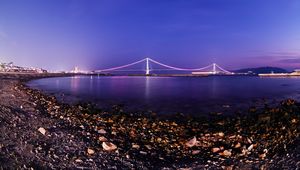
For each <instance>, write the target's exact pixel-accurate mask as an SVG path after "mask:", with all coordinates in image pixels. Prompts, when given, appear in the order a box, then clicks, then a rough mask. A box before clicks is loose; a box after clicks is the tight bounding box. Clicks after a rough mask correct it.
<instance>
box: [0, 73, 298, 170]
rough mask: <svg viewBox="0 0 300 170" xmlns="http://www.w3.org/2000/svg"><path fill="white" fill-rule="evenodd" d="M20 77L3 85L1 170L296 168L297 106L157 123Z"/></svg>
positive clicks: (293, 103)
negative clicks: (64, 97)
mask: <svg viewBox="0 0 300 170" xmlns="http://www.w3.org/2000/svg"><path fill="white" fill-rule="evenodd" d="M29 77H30V76H29ZM19 79H20V77H18V78H16V77H13V76H12V77H9V78H7V77H6V79H0V82H1V83H0V90H1V94H0V122H1V126H0V130H1V133H0V167H1V168H3V169H15V168H21V169H30V168H34V169H40V168H43V169H61V168H68V169H179V168H191V169H296V168H300V146H299V144H300V141H299V134H300V129H299V127H300V126H299V125H300V122H299V121H300V104H299V103H297V102H296V101H294V100H286V101H283V102H281V103H278V105H277V106H276V107H273V106H272V107H268V106H265V108H264V109H263V110H257V109H256V108H249V114H245V115H244V116H238V115H236V116H235V117H224V116H222V115H215V116H212V117H210V118H187V117H184V116H182V115H176V116H174V117H173V118H172V119H166V118H163V119H162V118H159V117H157V116H156V115H155V113H126V112H124V111H123V110H122V108H121V107H118V106H113V109H112V111H111V112H105V111H101V110H100V109H97V108H95V107H94V106H93V104H90V103H87V104H79V105H68V104H63V103H59V102H58V101H57V100H56V98H55V97H53V96H47V95H45V94H43V93H42V92H40V91H38V90H33V89H30V88H28V87H26V86H25V85H24V83H22V82H24V81H20V80H19ZM26 79H27V78H26Z"/></svg>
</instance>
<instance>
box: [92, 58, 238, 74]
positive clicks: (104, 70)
mask: <svg viewBox="0 0 300 170" xmlns="http://www.w3.org/2000/svg"><path fill="white" fill-rule="evenodd" d="M144 61H145V62H146V69H145V70H143V71H146V75H149V74H150V71H151V70H178V71H201V70H205V69H208V68H211V67H212V68H213V71H210V72H212V73H213V74H216V73H218V72H217V68H218V69H219V70H221V72H224V73H226V74H232V72H230V71H227V70H225V69H223V68H222V67H220V66H219V65H217V64H216V63H213V64H210V65H208V66H205V67H201V68H180V67H174V66H170V65H167V64H164V63H161V62H158V61H156V60H153V59H151V58H144V59H142V60H139V61H136V62H132V63H130V64H125V65H121V66H118V67H112V68H107V69H103V70H96V71H95V72H107V71H115V70H117V71H133V70H121V69H123V68H126V67H130V66H133V65H135V64H139V63H142V62H144ZM150 62H152V63H155V64H158V65H160V66H162V67H165V68H167V69H150V66H149V63H150ZM135 71H139V70H137V69H135Z"/></svg>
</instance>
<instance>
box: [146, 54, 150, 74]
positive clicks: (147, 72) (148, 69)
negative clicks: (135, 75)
mask: <svg viewBox="0 0 300 170" xmlns="http://www.w3.org/2000/svg"><path fill="white" fill-rule="evenodd" d="M148 75H150V67H149V58H148V57H147V58H146V76H148Z"/></svg>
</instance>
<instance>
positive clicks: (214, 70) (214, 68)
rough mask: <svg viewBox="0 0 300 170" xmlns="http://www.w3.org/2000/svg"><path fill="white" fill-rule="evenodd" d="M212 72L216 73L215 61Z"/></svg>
mask: <svg viewBox="0 0 300 170" xmlns="http://www.w3.org/2000/svg"><path fill="white" fill-rule="evenodd" d="M213 74H217V71H216V63H213Z"/></svg>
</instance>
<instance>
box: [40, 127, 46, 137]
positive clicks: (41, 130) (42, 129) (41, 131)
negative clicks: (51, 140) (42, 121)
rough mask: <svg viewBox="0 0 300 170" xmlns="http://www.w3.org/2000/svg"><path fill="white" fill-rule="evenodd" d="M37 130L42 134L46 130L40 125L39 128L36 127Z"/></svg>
mask: <svg viewBox="0 0 300 170" xmlns="http://www.w3.org/2000/svg"><path fill="white" fill-rule="evenodd" d="M38 131H39V132H40V133H41V134H43V135H45V134H46V130H45V129H44V128H42V127H40V128H39V129H38Z"/></svg>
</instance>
